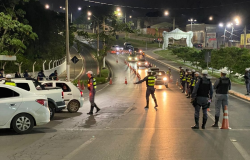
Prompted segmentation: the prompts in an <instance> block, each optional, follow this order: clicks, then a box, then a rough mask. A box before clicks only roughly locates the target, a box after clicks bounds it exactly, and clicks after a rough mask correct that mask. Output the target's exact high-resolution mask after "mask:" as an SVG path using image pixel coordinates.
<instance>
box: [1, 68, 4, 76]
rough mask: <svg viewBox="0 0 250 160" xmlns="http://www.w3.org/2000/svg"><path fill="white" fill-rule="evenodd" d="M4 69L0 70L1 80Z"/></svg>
mask: <svg viewBox="0 0 250 160" xmlns="http://www.w3.org/2000/svg"><path fill="white" fill-rule="evenodd" d="M3 71H4V70H3V69H0V78H3Z"/></svg>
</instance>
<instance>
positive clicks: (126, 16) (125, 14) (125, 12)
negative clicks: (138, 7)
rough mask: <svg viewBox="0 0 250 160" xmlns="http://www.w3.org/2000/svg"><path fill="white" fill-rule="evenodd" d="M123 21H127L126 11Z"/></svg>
mask: <svg viewBox="0 0 250 160" xmlns="http://www.w3.org/2000/svg"><path fill="white" fill-rule="evenodd" d="M125 23H127V16H126V12H125Z"/></svg>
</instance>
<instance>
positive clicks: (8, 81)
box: [4, 74, 16, 86]
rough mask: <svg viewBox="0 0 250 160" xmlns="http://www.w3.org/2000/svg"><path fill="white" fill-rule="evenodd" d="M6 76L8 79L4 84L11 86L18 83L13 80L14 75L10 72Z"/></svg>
mask: <svg viewBox="0 0 250 160" xmlns="http://www.w3.org/2000/svg"><path fill="white" fill-rule="evenodd" d="M5 78H6V80H5V83H4V84H6V85H10V86H16V83H15V82H13V81H11V78H12V76H11V75H10V74H7V75H6V77H5Z"/></svg>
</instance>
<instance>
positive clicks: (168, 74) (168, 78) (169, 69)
mask: <svg viewBox="0 0 250 160" xmlns="http://www.w3.org/2000/svg"><path fill="white" fill-rule="evenodd" d="M170 78H171V68H170V67H168V71H167V80H168V82H171V79H170Z"/></svg>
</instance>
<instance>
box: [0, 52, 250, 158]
mask: <svg viewBox="0 0 250 160" xmlns="http://www.w3.org/2000/svg"><path fill="white" fill-rule="evenodd" d="M117 58H118V63H116V59H117ZM125 58H126V55H119V56H117V55H110V54H109V55H108V56H107V60H108V61H109V62H110V64H111V67H112V70H113V72H114V77H113V84H112V85H102V86H100V87H99V86H98V91H97V94H96V103H97V105H98V106H99V107H100V108H101V109H102V110H101V111H100V113H98V114H97V115H94V116H88V115H86V113H87V112H88V111H89V105H90V104H89V102H88V101H87V94H85V95H84V96H85V103H84V106H83V108H81V109H80V110H79V112H78V113H75V114H70V113H67V112H63V113H58V114H56V115H55V120H53V121H51V122H50V123H49V124H47V125H44V126H41V127H36V128H35V129H34V130H33V132H32V133H31V134H27V135H17V134H15V133H14V132H13V131H11V130H1V131H0V135H1V137H0V145H1V146H2V147H1V148H0V155H1V159H4V160H5V159H6V160H8V159H11V160H12V159H18V160H19V159H24V160H52V159H53V160H66V159H68V160H69V159H70V160H82V159H86V160H87V159H91V160H109V159H110V160H120V159H121V160H123V159H124V160H134V159H135V160H137V159H138V160H140V159H142V160H147V159H150V160H151V159H152V160H157V159H164V160H165V159H167V160H168V159H169V160H175V159H176V160H180V159H183V160H236V159H237V160H244V159H245V160H246V159H250V158H249V155H250V150H249V147H250V145H249V144H250V143H249V142H250V139H249V138H248V136H249V134H250V122H249V118H248V117H249V113H250V108H249V102H244V101H242V100H239V99H237V98H234V97H230V101H229V103H230V105H229V121H230V127H231V128H232V129H231V130H221V129H215V128H212V127H209V126H210V125H211V124H213V120H212V118H209V119H208V122H207V128H206V129H205V130H201V129H200V130H192V129H191V128H190V126H191V125H193V124H194V118H193V117H194V109H193V107H192V105H191V104H190V99H187V98H186V97H185V96H184V94H183V93H181V91H180V89H179V88H177V86H176V85H175V84H170V85H169V86H170V88H169V89H166V88H164V87H162V89H160V87H159V86H157V88H158V89H157V90H156V97H157V100H158V104H159V107H158V109H157V110H156V109H154V107H153V106H154V102H153V101H152V99H150V108H149V109H148V110H145V109H144V107H145V104H146V102H145V91H146V85H145V83H144V84H140V85H134V84H133V82H135V81H137V78H136V77H135V75H134V74H133V73H131V72H130V70H129V69H128V67H127V66H126V65H125V64H124V59H125ZM148 60H149V61H150V62H152V63H154V64H155V65H156V66H157V67H160V68H161V69H163V70H166V66H165V65H162V64H160V63H158V62H157V61H155V60H151V59H148ZM133 65H135V64H133ZM139 72H140V74H141V77H144V76H146V71H145V70H139ZM173 76H174V79H177V78H178V77H179V75H178V73H177V72H176V71H173ZM125 77H126V78H127V80H128V84H127V85H126V84H124V82H125ZM211 110H212V111H211V112H210V115H212V117H213V115H214V105H213V104H212V105H211ZM221 116H222V115H221ZM221 120H222V119H221ZM221 120H220V122H221Z"/></svg>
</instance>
